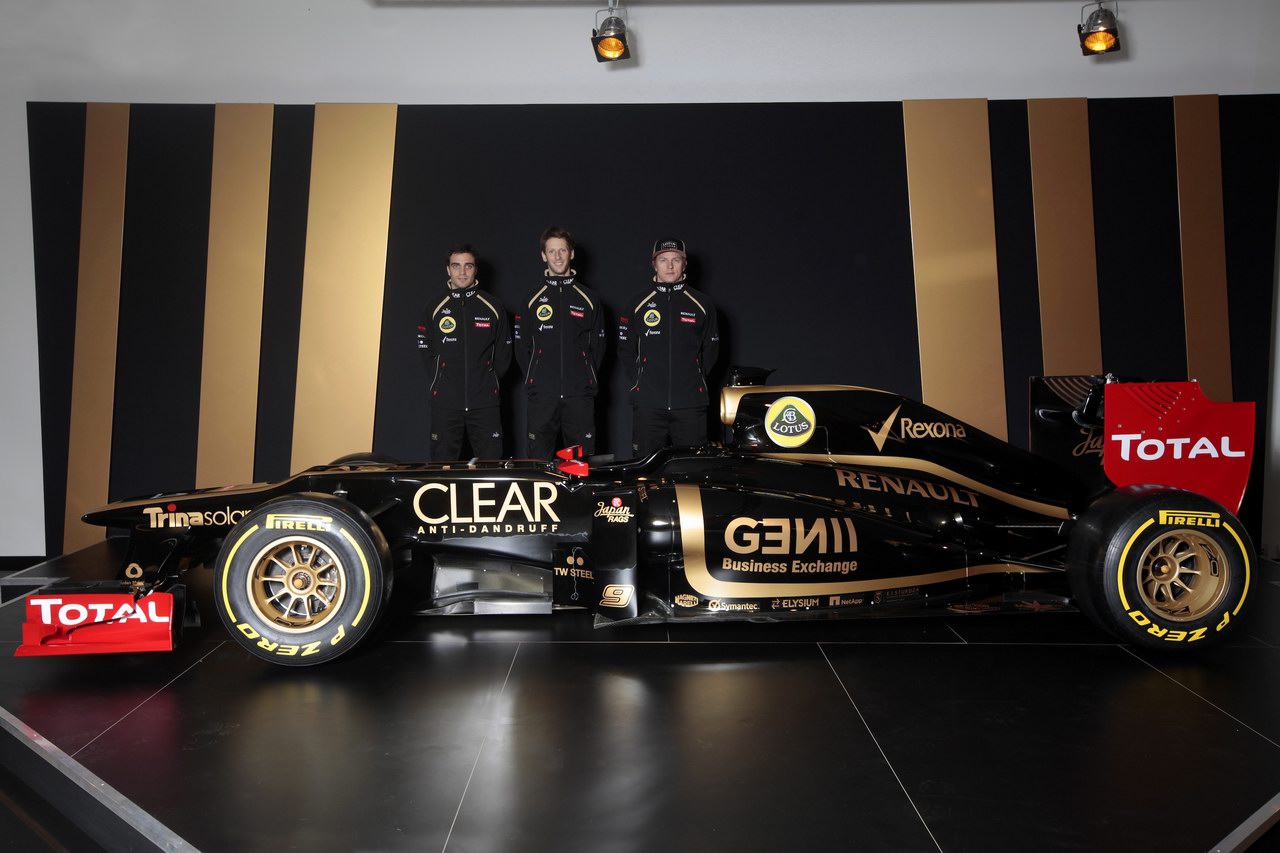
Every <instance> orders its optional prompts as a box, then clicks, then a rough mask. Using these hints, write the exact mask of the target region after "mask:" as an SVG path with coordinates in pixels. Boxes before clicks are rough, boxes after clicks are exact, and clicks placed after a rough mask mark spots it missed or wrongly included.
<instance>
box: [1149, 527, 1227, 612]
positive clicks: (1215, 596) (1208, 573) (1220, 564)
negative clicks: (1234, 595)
mask: <svg viewBox="0 0 1280 853" xmlns="http://www.w3.org/2000/svg"><path fill="white" fill-rule="evenodd" d="M1226 593H1227V561H1226V558H1225V556H1224V555H1223V553H1222V548H1221V547H1219V545H1218V543H1217V542H1215V541H1213V540H1212V539H1210V538H1209V537H1208V536H1205V535H1204V534H1203V533H1199V532H1197V531H1195V530H1184V529H1179V530H1169V531H1166V532H1165V533H1162V534H1161V535H1160V536H1158V537H1156V539H1155V541H1153V542H1152V543H1151V544H1150V545H1148V546H1147V548H1146V550H1145V551H1143V552H1142V558H1141V561H1140V562H1139V563H1138V594H1139V595H1141V596H1142V601H1143V603H1144V604H1146V605H1147V607H1148V608H1150V609H1151V610H1154V611H1155V612H1157V613H1159V614H1160V615H1161V616H1162V617H1163V618H1165V619H1169V620H1170V621H1173V622H1194V621H1195V620H1197V619H1200V618H1203V617H1204V616H1205V614H1207V613H1209V612H1211V611H1212V610H1214V609H1215V608H1216V607H1217V606H1218V605H1219V604H1220V603H1221V602H1222V598H1223V596H1225V595H1226Z"/></svg>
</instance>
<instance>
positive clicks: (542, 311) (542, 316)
mask: <svg viewBox="0 0 1280 853" xmlns="http://www.w3.org/2000/svg"><path fill="white" fill-rule="evenodd" d="M554 313H555V309H553V308H552V307H551V306H550V305H546V304H543V305H539V306H538V310H537V311H534V312H533V316H535V317H537V318H538V319H539V320H542V321H543V322H546V321H547V320H550V319H551V315H552V314H554Z"/></svg>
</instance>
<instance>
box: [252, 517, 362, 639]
mask: <svg viewBox="0 0 1280 853" xmlns="http://www.w3.org/2000/svg"><path fill="white" fill-rule="evenodd" d="M246 585H247V591H248V593H249V603H250V605H252V607H253V609H254V611H256V612H257V614H258V617H259V618H261V619H262V620H263V621H264V622H267V623H268V624H270V625H272V626H273V627H275V628H277V629H279V630H281V631H296V632H301V631H314V630H315V629H317V628H320V627H321V626H323V625H324V624H325V623H327V622H328V621H329V620H330V619H332V618H333V617H334V616H335V615H337V613H338V608H339V607H340V606H341V605H342V600H343V598H344V597H345V596H346V593H347V572H346V569H344V568H343V565H342V561H341V560H339V559H338V557H337V555H336V554H334V553H333V551H332V549H330V548H329V547H328V546H327V545H325V544H324V543H322V542H320V541H319V540H317V539H312V538H311V537H310V536H292V537H290V538H288V539H277V540H276V541H274V542H272V543H271V544H269V545H267V546H266V547H265V548H263V549H262V550H261V551H259V552H258V556H256V557H254V558H253V568H252V570H251V571H250V572H249V577H248V580H247V582H246Z"/></svg>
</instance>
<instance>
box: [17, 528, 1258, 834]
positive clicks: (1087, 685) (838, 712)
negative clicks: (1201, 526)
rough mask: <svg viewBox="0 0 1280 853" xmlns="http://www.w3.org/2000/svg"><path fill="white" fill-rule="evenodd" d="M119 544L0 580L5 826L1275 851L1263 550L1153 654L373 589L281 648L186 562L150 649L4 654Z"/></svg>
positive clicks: (1022, 630) (929, 624)
mask: <svg viewBox="0 0 1280 853" xmlns="http://www.w3.org/2000/svg"><path fill="white" fill-rule="evenodd" d="M118 546H119V543H117V542H104V543H103V544H101V545H98V546H94V547H93V548H90V549H87V550H85V551H82V552H79V553H76V554H73V555H70V556H68V557H64V558H60V559H57V560H52V561H49V562H46V563H42V564H40V565H37V566H33V567H32V568H30V569H26V570H23V571H21V572H17V573H14V574H13V575H10V576H8V577H6V578H3V579H0V591H2V592H3V593H4V595H3V604H0V709H3V710H2V711H0V748H2V749H3V752H2V753H0V755H2V756H3V758H4V766H5V774H6V775H0V786H2V787H3V789H5V790H9V791H10V794H11V795H10V796H6V798H5V802H3V803H0V838H8V839H11V840H12V843H15V844H17V845H18V846H15V847H13V848H12V849H59V848H60V847H61V848H66V849H73V850H81V849H85V847H86V845H87V844H89V841H88V840H87V839H92V843H96V844H98V845H100V846H102V847H103V848H106V849H139V850H142V849H148V848H151V849H155V848H159V849H166V850H180V849H190V848H196V849H201V850H208V851H214V850H284V849H310V850H339V851H347V850H368V851H382V850H413V851H422V850H441V851H446V850H447V851H557V853H564V852H565V851H590V853H613V851H618V853H622V851H774V850H783V849H797V850H854V849H856V850H875V851H888V850H904V851H931V850H941V851H946V852H947V853H952V851H956V852H957V853H958V851H982V853H991V851H1002V850H1009V851H1026V850H1036V851H1051V850H1090V851H1094V850H1120V849H1149V850H1161V851H1203V850H1210V849H1223V850H1232V849H1236V850H1238V849H1245V847H1247V846H1248V845H1249V844H1250V843H1253V848H1252V849H1254V850H1280V837H1278V833H1280V830H1277V829H1272V830H1270V831H1266V830H1267V827H1268V826H1271V825H1273V824H1274V823H1275V821H1276V818H1277V814H1280V566H1277V565H1276V564H1273V563H1264V564H1263V565H1262V566H1261V567H1259V570H1258V573H1257V576H1256V577H1255V579H1254V581H1255V584H1256V585H1255V586H1254V588H1253V589H1251V590H1250V593H1249V595H1250V599H1251V600H1250V601H1249V613H1248V620H1247V622H1246V623H1245V624H1243V625H1242V626H1241V629H1240V630H1238V631H1237V632H1236V633H1235V634H1234V635H1233V637H1232V641H1231V643H1230V644H1228V645H1225V646H1222V647H1217V648H1213V649H1209V650H1206V651H1205V652H1203V653H1200V654H1191V655H1181V656H1172V655H1161V654H1155V653H1150V652H1146V651H1140V650H1136V649H1133V648H1130V647H1127V646H1123V645H1119V644H1117V643H1116V642H1115V641H1114V640H1113V639H1111V638H1110V637H1109V636H1107V635H1105V634H1103V633H1101V632H1100V631H1098V630H1097V629H1095V628H1093V627H1092V626H1091V625H1090V624H1089V623H1088V622H1087V621H1086V620H1085V618H1084V617H1083V616H1080V615H1078V614H1074V613H1030V612H1029V613H1025V614H1001V615H987V616H980V615H973V616H968V615H966V616H961V615H956V614H949V613H944V614H941V615H938V616H935V617H918V618H901V619H897V618H895V619H875V620H868V621H860V622H859V621H842V622H823V623H816V624H815V623H809V624H805V623H792V624H774V625H755V624H731V625H728V624H727V625H685V626H674V627H667V626H661V625H659V626H635V627H621V628H612V629H608V630H593V629H592V628H591V627H590V624H589V620H588V619H587V617H586V616H585V615H583V614H571V613H562V614H557V615H555V616H551V617H483V618H473V617H415V616H412V615H411V614H410V613H408V607H407V603H406V602H404V601H402V600H400V598H397V606H396V607H395V608H393V613H392V615H391V616H390V617H389V618H388V620H387V622H386V623H385V625H384V627H383V629H382V630H381V631H380V632H379V634H378V635H377V636H376V638H374V639H372V640H370V641H368V642H366V644H365V645H364V646H363V648H361V649H359V650H357V651H356V652H355V653H353V654H351V655H348V656H347V657H345V658H342V659H341V660H339V661H337V662H335V663H333V664H331V665H327V666H321V667H312V668H304V669H286V668H283V667H277V666H273V665H270V664H267V663H265V662H262V661H259V660H258V659H256V658H253V657H251V656H250V655H248V654H247V653H245V652H243V651H241V650H240V648H239V647H238V646H236V645H235V644H234V643H233V642H232V641H231V640H230V638H229V637H228V636H227V634H226V633H225V631H224V629H223V627H222V625H221V624H220V623H219V621H218V619H217V617H216V615H215V614H214V612H213V610H212V609H211V607H210V605H209V603H208V601H207V598H208V591H209V590H208V586H209V581H210V580H211V578H212V573H211V572H208V571H206V570H197V571H196V572H195V573H194V577H195V578H196V579H197V581H196V583H194V584H193V588H194V590H195V593H196V598H197V601H199V602H200V606H201V610H202V613H203V617H204V625H203V627H202V628H199V629H193V630H188V631H187V633H186V636H185V637H184V642H183V644H182V645H181V647H180V648H179V649H178V650H176V651H174V652H172V653H168V654H130V655H121V656H108V655H94V656H80V657H61V658H59V657H51V658H14V657H13V656H12V655H13V651H14V649H15V648H16V647H17V645H18V640H19V635H20V627H19V626H20V623H21V618H22V604H21V595H22V594H23V593H25V592H28V591H30V590H31V589H33V588H36V587H38V586H39V585H40V584H41V583H43V582H45V580H43V579H55V578H64V577H72V578H76V579H85V580H87V579H95V578H108V577H113V576H114V572H115V567H116V565H117V563H116V554H115V553H114V552H115V551H117V550H118ZM402 597H403V596H402ZM402 597H401V598H402ZM50 805H52V806H56V807H57V808H58V810H59V811H58V812H57V813H55V812H53V811H52V810H51V809H49V808H48V806H50ZM1264 831H1265V834H1263V833H1264ZM1259 836H1260V837H1259ZM27 845H29V846H27ZM0 846H3V843H2V842H0Z"/></svg>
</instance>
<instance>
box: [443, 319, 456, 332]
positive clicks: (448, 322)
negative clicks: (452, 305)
mask: <svg viewBox="0 0 1280 853" xmlns="http://www.w3.org/2000/svg"><path fill="white" fill-rule="evenodd" d="M456 328H458V321H457V320H455V319H453V318H452V317H441V318H440V331H442V332H444V333H445V334H446V335H447V334H449V333H450V332H452V331H453V330H454V329H456Z"/></svg>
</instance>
